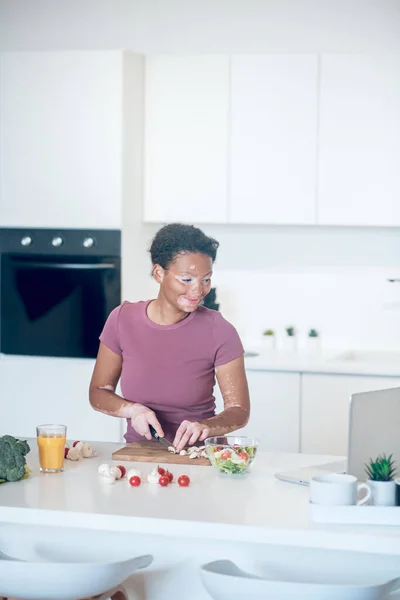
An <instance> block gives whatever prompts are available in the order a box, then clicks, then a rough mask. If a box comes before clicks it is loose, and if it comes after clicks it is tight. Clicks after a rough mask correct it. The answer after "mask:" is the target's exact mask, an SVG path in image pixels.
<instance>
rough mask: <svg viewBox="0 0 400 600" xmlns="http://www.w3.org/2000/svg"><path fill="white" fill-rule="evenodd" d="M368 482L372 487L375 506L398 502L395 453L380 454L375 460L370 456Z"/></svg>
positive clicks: (366, 467)
mask: <svg viewBox="0 0 400 600" xmlns="http://www.w3.org/2000/svg"><path fill="white" fill-rule="evenodd" d="M365 472H366V474H367V477H368V484H369V485H370V487H371V492H372V494H371V498H372V504H373V505H374V506H395V504H396V482H395V480H394V478H395V475H396V468H395V461H394V460H393V455H392V454H389V456H386V454H382V455H379V456H378V457H377V458H376V459H375V460H373V459H372V458H370V460H369V463H368V464H367V465H365Z"/></svg>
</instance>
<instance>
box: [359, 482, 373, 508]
mask: <svg viewBox="0 0 400 600" xmlns="http://www.w3.org/2000/svg"><path fill="white" fill-rule="evenodd" d="M361 490H366V491H367V493H366V494H365V496H364V497H363V498H361V500H358V502H357V506H361V505H362V504H366V503H367V502H368V500H369V499H370V498H371V488H370V487H369V485H368V484H367V483H359V484H358V485H357V494H358V493H359V492H360V491H361Z"/></svg>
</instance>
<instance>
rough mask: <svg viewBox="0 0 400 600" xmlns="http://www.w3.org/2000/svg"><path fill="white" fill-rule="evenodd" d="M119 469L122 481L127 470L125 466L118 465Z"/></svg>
mask: <svg viewBox="0 0 400 600" xmlns="http://www.w3.org/2000/svg"><path fill="white" fill-rule="evenodd" d="M117 467H118V469H119V470H120V471H121V479H122V478H123V477H125V473H126V469H125V467H124V466H123V465H117Z"/></svg>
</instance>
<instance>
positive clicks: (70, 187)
mask: <svg viewBox="0 0 400 600" xmlns="http://www.w3.org/2000/svg"><path fill="white" fill-rule="evenodd" d="M125 75H126V73H125V63H124V53H122V52H118V51H95V52H92V51H90V52H88V51H85V52H80V51H79V52H78V51H76V52H75V51H72V52H71V51H68V52H18V53H17V52H15V53H13V52H11V53H4V54H3V55H2V62H1V129H2V137H1V149H0V152H1V196H0V224H1V225H2V226H11V227H14V226H22V227H63V228H69V227H71V228H73V227H77V228H118V229H119V228H120V227H121V200H122V198H121V194H122V151H123V131H124V123H123V93H124V85H125V80H124V77H125Z"/></svg>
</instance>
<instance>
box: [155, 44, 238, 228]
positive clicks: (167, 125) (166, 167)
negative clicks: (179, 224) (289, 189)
mask: <svg viewBox="0 0 400 600" xmlns="http://www.w3.org/2000/svg"><path fill="white" fill-rule="evenodd" d="M228 107H229V59H228V57H225V56H212V55H206V56H155V57H149V58H148V59H147V62H146V80H145V183H144V194H145V206H144V220H145V221H154V222H173V221H187V222H190V223H192V222H197V223H224V222H226V221H227V210H228V209H227V202H228V198H227V143H228Z"/></svg>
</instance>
